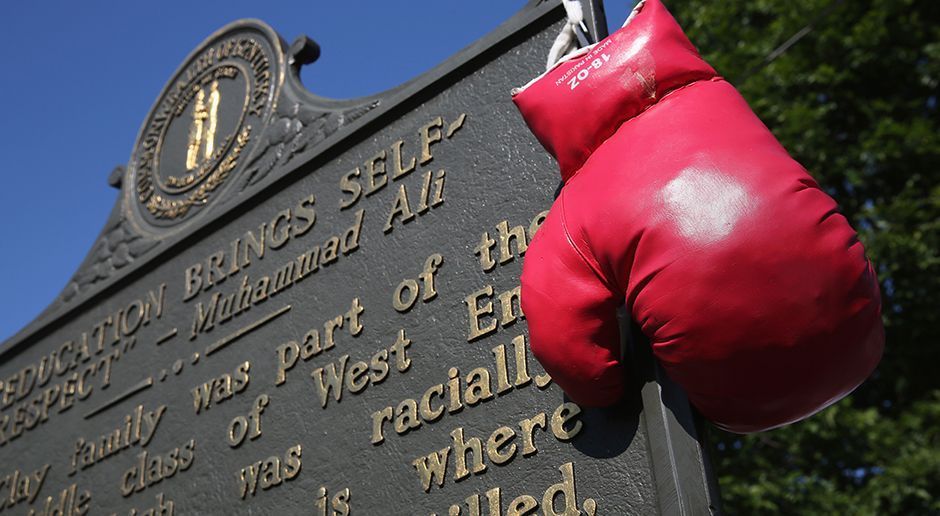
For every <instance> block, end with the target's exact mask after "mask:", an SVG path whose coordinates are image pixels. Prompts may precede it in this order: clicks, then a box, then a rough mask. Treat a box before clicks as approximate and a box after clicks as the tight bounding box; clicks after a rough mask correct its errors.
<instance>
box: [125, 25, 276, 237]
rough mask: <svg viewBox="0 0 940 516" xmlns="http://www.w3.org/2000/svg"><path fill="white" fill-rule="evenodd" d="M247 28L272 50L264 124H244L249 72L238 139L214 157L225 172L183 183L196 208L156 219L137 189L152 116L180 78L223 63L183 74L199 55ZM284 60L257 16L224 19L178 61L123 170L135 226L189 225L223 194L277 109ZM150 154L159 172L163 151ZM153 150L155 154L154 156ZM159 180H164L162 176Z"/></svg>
mask: <svg viewBox="0 0 940 516" xmlns="http://www.w3.org/2000/svg"><path fill="white" fill-rule="evenodd" d="M249 33H253V35H255V36H256V37H257V38H259V39H260V40H262V43H263V44H264V45H262V46H263V47H264V46H265V45H266V47H267V48H268V49H270V52H271V55H269V56H267V57H268V62H269V67H270V71H271V74H270V76H271V81H270V86H269V88H268V91H267V92H266V93H265V94H264V95H263V97H259V100H263V105H264V108H263V110H262V113H260V114H259V115H257V119H258V121H259V122H260V124H258V125H259V126H258V127H251V126H250V125H246V124H245V118H246V117H245V113H246V112H247V110H248V109H249V105H250V104H251V103H252V99H251V92H252V87H251V86H252V82H251V81H253V80H254V78H253V77H248V78H246V80H247V81H249V83H248V84H249V88H248V90H249V93H248V97H247V98H246V101H245V106H244V109H245V111H243V113H242V114H241V115H239V122H238V124H239V125H238V127H236V130H235V134H234V135H233V140H234V141H232V142H228V145H227V147H228V149H227V150H226V152H225V154H224V155H223V156H221V157H220V159H218V160H216V163H215V164H214V167H212V168H213V169H214V170H215V171H220V170H223V169H224V170H223V172H222V174H220V175H219V176H221V177H219V176H217V177H215V178H213V177H206V176H212V175H213V174H212V173H211V172H210V173H208V174H206V175H205V176H204V177H201V178H200V179H198V180H197V181H196V182H195V183H194V184H193V185H190V188H186V189H185V190H190V189H192V190H194V192H193V195H194V196H195V200H194V201H193V202H191V204H192V206H190V207H197V208H198V209H196V210H192V211H190V210H189V208H190V207H187V208H185V210H184V211H183V212H182V213H181V214H179V215H177V216H175V217H169V218H167V219H166V220H165V221H163V222H156V221H154V220H152V219H153V217H152V216H151V215H150V213H151V212H150V211H149V210H148V207H147V205H146V202H147V201H145V200H142V199H141V197H140V195H139V192H138V181H139V180H140V177H141V167H140V166H139V165H140V164H139V158H140V157H141V155H142V154H144V143H145V138H147V136H148V134H149V132H148V130H149V129H150V128H151V126H152V125H153V124H154V120H155V118H156V117H157V115H158V114H160V111H161V108H162V107H163V105H164V102H165V101H166V100H167V99H168V97H169V96H170V95H171V94H172V93H173V90H174V88H175V87H176V86H177V84H178V83H179V82H181V81H182V82H183V83H185V84H187V85H188V84H191V83H192V81H194V80H196V79H198V78H199V77H201V76H202V75H203V73H204V72H206V71H208V70H211V69H212V68H213V67H217V66H220V65H219V63H216V64H214V65H212V66H209V67H207V68H206V69H205V70H202V71H199V72H197V73H196V74H195V77H194V78H192V79H190V80H188V81H187V80H186V79H185V74H186V73H187V71H188V70H190V68H191V67H192V66H193V65H194V64H195V63H196V61H197V60H198V59H199V58H200V57H202V56H203V55H204V54H205V53H206V52H207V51H208V50H209V49H211V48H213V47H214V46H216V45H218V44H219V43H221V42H223V41H224V40H226V39H227V38H231V37H237V36H239V35H241V34H249ZM286 61H287V58H286V55H285V53H284V46H283V42H282V40H281V38H280V36H278V34H277V33H276V32H275V31H274V29H273V28H271V27H270V26H269V25H268V24H266V23H264V22H262V21H260V20H255V19H246V20H239V21H236V22H233V23H230V24H228V25H225V26H224V27H222V28H221V29H219V30H217V31H215V32H214V33H212V35H210V36H209V37H208V38H206V39H205V40H204V41H203V42H202V43H201V44H200V45H199V46H198V47H196V48H195V49H194V50H193V51H192V52H190V53H189V55H187V56H186V58H185V59H184V60H183V62H182V64H180V66H179V67H178V68H177V69H176V71H175V72H174V73H173V75H172V76H171V77H170V80H168V81H167V83H166V85H165V86H164V87H163V89H162V90H161V91H160V94H159V95H158V96H157V99H156V101H155V102H154V103H153V106H152V107H151V108H150V111H149V112H148V114H147V117H146V118H145V119H144V122H143V124H141V127H140V130H139V131H138V133H137V138H136V140H135V142H134V150H133V152H132V153H131V158H130V161H129V164H128V167H127V170H126V172H125V175H124V181H123V185H124V186H123V188H122V190H123V192H122V195H123V196H124V199H123V201H124V202H123V203H122V204H123V208H122V210H123V212H124V215H125V218H126V219H127V220H128V221H129V222H130V223H131V224H132V225H133V226H134V228H135V229H137V230H138V231H140V232H141V233H143V234H148V235H152V236H155V237H160V238H162V237H165V236H168V235H171V234H174V233H177V232H179V231H181V230H182V229H184V228H186V227H188V226H190V225H191V224H193V223H194V222H195V221H198V220H200V219H202V218H203V217H204V215H205V213H206V212H207V211H210V210H207V209H205V207H206V206H209V205H211V204H212V203H213V202H215V201H217V200H218V199H219V198H221V197H224V196H225V194H226V192H227V191H228V190H229V189H230V188H231V187H232V184H233V183H234V182H235V181H232V180H231V177H230V176H234V175H237V172H238V171H239V169H240V167H241V166H242V163H244V160H243V159H242V160H239V159H238V158H239V157H243V158H244V157H248V156H249V155H250V154H251V152H252V151H253V150H254V149H255V147H256V146H257V143H258V141H259V138H258V136H260V135H261V133H262V132H263V130H264V128H265V127H266V126H267V125H268V123H269V121H270V119H271V117H272V115H273V114H274V112H275V111H276V109H277V101H278V97H279V96H280V93H281V90H282V88H283V85H284V81H285V76H286V70H287V67H286ZM255 86H256V85H255ZM259 104H260V102H259ZM170 123H171V122H170V121H167V122H166V124H165V126H164V127H162V128H161V129H160V131H159V133H160V136H159V138H158V141H157V142H156V143H155V144H154V145H151V149H153V148H156V149H157V150H160V149H162V147H163V138H164V135H165V132H166V129H167V127H168V126H169V125H170ZM150 154H151V156H150V163H151V166H152V167H154V168H153V169H149V168H148V170H149V171H150V172H151V173H156V172H158V170H157V169H156V165H155V163H157V162H158V161H159V157H158V156H159V155H158V154H154V151H153V150H151V152H150ZM155 156H157V157H156V158H155ZM150 179H151V180H154V179H155V178H153V177H151V178H150ZM226 179H228V180H226ZM210 180H211V181H213V182H212V184H208V185H207V184H205V182H206V181H210ZM200 181H202V182H203V183H204V184H203V185H200V186H199V187H197V188H192V187H194V186H195V185H196V184H198V183H199V182H200ZM160 182H162V180H161V181H160ZM151 188H153V185H151ZM210 194H211V196H210ZM151 196H159V192H157V191H154V192H152V193H150V195H149V196H148V200H149V201H153V198H152V197H151ZM171 202H172V201H171Z"/></svg>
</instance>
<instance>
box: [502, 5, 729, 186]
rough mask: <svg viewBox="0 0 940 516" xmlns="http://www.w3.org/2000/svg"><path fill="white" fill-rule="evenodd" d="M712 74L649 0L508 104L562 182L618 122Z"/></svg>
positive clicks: (661, 9)
mask: <svg viewBox="0 0 940 516" xmlns="http://www.w3.org/2000/svg"><path fill="white" fill-rule="evenodd" d="M715 76H716V73H715V70H714V69H712V67H711V66H709V65H708V63H706V62H705V61H704V60H702V58H701V57H700V56H699V54H698V52H697V51H696V50H695V47H693V46H692V43H690V42H689V40H688V38H686V36H685V34H684V33H683V32H682V29H681V28H680V27H679V25H678V24H677V23H676V21H675V20H674V19H673V17H672V15H670V14H669V12H668V11H667V10H666V8H665V7H663V5H662V3H660V2H659V0H646V1H644V2H641V3H640V4H639V5H638V6H637V7H636V9H635V10H634V13H633V14H631V16H630V18H629V19H628V20H627V23H625V24H624V26H623V28H621V29H620V30H618V31H617V32H615V33H614V34H612V35H610V36H609V37H607V38H605V39H604V40H603V41H601V42H599V43H596V44H594V45H592V46H589V47H585V48H583V49H581V50H580V51H578V52H575V53H574V54H571V55H569V56H568V57H567V58H566V59H564V60H563V61H561V62H559V63H558V64H556V65H555V66H554V67H553V68H552V69H550V70H549V71H547V72H546V73H545V74H543V75H542V76H540V77H538V78H537V79H535V80H533V81H532V82H530V83H529V84H527V85H525V86H524V87H522V88H517V89H516V90H514V91H513V102H515V104H516V106H517V107H518V108H519V111H520V112H521V113H522V116H523V118H524V119H525V121H526V123H527V124H528V125H529V128H530V129H531V130H532V132H533V133H534V134H535V136H536V137H537V138H538V140H539V142H541V143H542V145H543V146H544V147H545V149H546V150H547V151H548V152H549V153H551V155H552V156H554V157H555V159H556V160H558V165H559V167H560V168H561V176H562V179H563V180H564V181H567V180H568V179H570V178H571V177H572V176H573V175H574V174H575V172H577V170H578V169H579V168H581V166H582V165H583V164H584V162H585V161H586V160H587V158H588V156H590V155H591V153H592V152H594V150H595V149H596V148H597V147H598V146H599V145H600V144H601V143H603V142H604V141H605V140H607V138H609V137H610V136H611V135H613V133H614V132H615V131H616V130H617V128H619V127H620V125H621V124H623V123H624V122H626V121H627V120H629V119H631V118H633V117H635V116H636V115H638V114H640V113H641V112H643V111H644V110H645V109H647V108H649V107H650V106H652V105H654V104H655V103H656V102H658V101H659V100H660V99H661V98H663V96H665V95H666V94H668V93H669V92H670V91H672V90H675V89H677V88H680V87H682V86H685V85H687V84H690V83H692V82H695V81H701V80H709V79H712V78H714V77H715Z"/></svg>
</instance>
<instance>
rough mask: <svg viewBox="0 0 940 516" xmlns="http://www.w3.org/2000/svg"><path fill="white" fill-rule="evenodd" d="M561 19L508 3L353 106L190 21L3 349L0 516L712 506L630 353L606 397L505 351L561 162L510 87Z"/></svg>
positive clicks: (682, 424)
mask: <svg viewBox="0 0 940 516" xmlns="http://www.w3.org/2000/svg"><path fill="white" fill-rule="evenodd" d="M589 11H590V13H589V14H593V15H594V16H595V17H597V16H599V15H600V14H601V11H600V10H599V7H598V6H596V5H595V6H593V7H592V8H591V9H589ZM562 18H563V10H562V9H560V7H558V6H557V5H556V4H555V3H551V5H547V4H542V5H539V4H538V3H536V2H533V3H532V5H530V6H528V7H526V8H524V9H523V10H522V11H521V12H520V13H518V14H517V15H516V16H515V17H514V18H512V19H511V20H509V21H507V22H506V23H505V24H504V25H503V26H501V27H500V28H498V29H497V30H496V31H495V32H494V33H492V34H491V35H489V36H488V37H486V38H484V39H483V40H481V41H479V42H477V43H476V44H474V45H472V46H471V47H469V48H468V49H466V50H464V51H463V52H461V53H459V54H458V55H456V56H455V57H453V58H452V59H451V60H449V61H447V62H446V63H443V64H442V65H440V66H439V67H437V68H436V69H434V70H432V71H431V72H428V73H427V74H426V75H425V76H422V77H420V78H418V79H416V80H415V81H413V82H410V83H407V84H405V85H403V86H401V87H399V88H397V89H395V90H393V91H390V92H388V93H385V94H382V95H378V96H376V97H374V98H366V99H357V100H350V101H332V100H326V99H323V98H320V97H317V96H315V95H312V94H310V93H309V92H307V91H306V90H305V89H304V88H303V87H302V86H301V84H300V81H299V75H298V74H299V68H300V66H301V65H303V64H305V63H307V62H310V61H312V60H314V59H315V58H316V55H317V52H318V51H317V49H316V47H315V45H313V44H312V43H311V42H309V40H306V39H305V38H300V39H298V40H297V41H296V42H295V44H294V45H292V46H291V47H290V48H285V45H283V44H282V41H281V39H280V38H279V37H278V36H277V34H275V33H274V32H273V30H271V29H270V28H269V27H267V26H266V25H264V24H263V23H261V22H257V21H250V20H249V21H242V22H237V23H234V24H232V25H229V26H227V27H225V28H223V29H221V30H220V31H219V32H217V33H216V34H214V35H212V36H210V38H209V39H207V40H206V41H205V42H204V43H203V44H202V45H201V46H200V47H199V48H198V49H196V50H195V51H194V52H193V53H192V54H191V55H190V57H189V58H187V60H186V61H185V62H184V63H183V65H182V66H181V67H180V69H179V70H178V72H177V73H176V74H175V75H174V76H173V77H172V78H171V79H170V81H169V82H168V84H167V86H166V88H165V89H164V91H163V92H162V93H161V95H160V97H159V99H158V100H157V102H156V103H155V105H154V107H153V109H152V111H151V113H150V115H149V116H148V118H147V120H146V121H145V122H144V124H143V126H142V128H141V131H140V135H139V137H138V140H137V143H136V144H135V148H134V151H133V155H132V158H131V161H130V163H129V164H128V167H127V169H126V171H125V172H124V173H123V175H122V176H119V177H115V178H114V181H113V182H114V183H115V184H117V185H118V186H119V187H120V188H121V190H122V195H121V196H120V198H119V200H118V203H117V205H116V206H115V208H114V211H113V213H112V215H111V218H110V220H109V221H108V223H107V225H106V227H105V229H104V230H103V231H102V234H101V236H100V237H99V240H98V242H97V243H96V245H95V247H94V248H93V249H92V251H91V252H90V253H89V255H88V258H87V259H86V260H85V262H84V263H83V265H82V267H81V268H80V270H79V272H78V273H76V275H75V277H74V278H73V280H72V281H71V282H70V283H69V285H68V286H67V287H66V288H65V290H64V291H63V293H62V295H61V296H60V298H59V299H58V300H57V301H56V303H54V304H53V305H52V306H51V307H50V308H49V309H48V310H47V311H46V312H45V313H44V314H43V315H42V316H40V318H39V319H37V320H36V321H35V322H33V323H32V324H31V325H30V326H28V327H27V328H25V329H24V330H23V331H21V332H20V333H19V334H18V335H16V336H15V337H13V338H12V339H10V340H9V341H8V342H6V343H5V344H4V345H3V347H2V349H0V513H4V514H42V515H52V514H60V515H65V514H68V515H80V514H120V515H124V514H126V515H142V514H150V515H157V514H159V515H169V514H232V513H234V514H315V515H341V514H350V513H355V514H375V515H391V514H409V515H410V514H423V515H429V514H438V515H444V514H449V515H456V514H460V515H496V514H508V515H521V514H588V515H594V514H654V513H666V514H699V513H708V512H713V511H714V510H715V509H714V507H713V505H714V503H715V496H714V493H713V484H712V483H711V481H710V478H709V475H708V474H707V472H706V471H705V469H706V468H705V463H704V459H703V456H702V453H701V449H700V447H699V445H698V443H697V435H698V433H697V431H696V428H695V425H694V423H695V419H694V418H693V416H692V414H691V412H690V410H689V408H688V404H687V403H686V401H685V399H684V398H683V397H682V394H681V393H680V392H678V391H677V390H676V389H675V388H674V387H673V386H672V385H671V384H669V383H668V382H666V381H664V380H661V378H660V376H661V375H659V374H657V371H656V368H655V366H654V365H653V363H652V360H651V359H650V358H649V355H648V353H647V352H646V351H645V348H644V347H643V345H642V344H641V343H637V344H636V345H630V344H629V343H626V342H625V346H624V348H625V353H626V354H627V355H629V358H628V360H629V361H630V363H631V364H633V371H632V372H631V380H632V382H633V384H634V385H635V389H633V391H632V392H633V394H631V396H629V397H628V399H626V400H624V401H623V402H622V403H621V404H620V405H619V406H617V407H614V408H612V409H606V410H595V409H587V408H585V407H579V406H578V405H576V404H574V403H572V402H570V401H568V400H566V399H565V398H564V396H563V394H562V392H561V391H560V390H559V389H558V387H557V386H555V385H554V384H553V383H552V381H551V378H550V377H549V376H548V375H547V374H545V373H544V371H543V370H542V369H541V367H540V366H539V364H538V363H537V362H536V361H535V360H534V359H533V358H532V356H531V354H530V353H529V351H528V336H527V332H526V323H525V316H524V314H523V313H522V312H521V310H520V308H519V302H518V301H519V288H518V285H519V283H518V278H519V274H520V271H521V263H522V260H523V258H524V254H525V250H526V246H527V243H528V242H529V241H530V240H531V238H532V235H533V234H534V233H535V232H536V230H537V229H538V226H539V224H540V222H541V221H542V219H543V218H544V216H545V214H546V213H547V212H546V210H547V209H548V207H549V206H550V205H551V201H552V198H553V192H554V190H555V188H556V185H557V180H556V177H557V175H556V174H557V172H556V165H555V163H554V162H553V161H552V160H551V159H550V158H549V157H548V155H547V153H546V152H544V150H543V149H542V148H541V147H540V146H539V144H538V143H537V142H536V141H535V139H534V138H533V137H532V136H531V135H530V133H529V131H528V130H527V129H526V127H525V125H524V123H523V122H522V120H521V117H520V116H519V115H518V114H517V112H516V110H515V108H514V107H513V106H512V104H511V101H510V97H509V91H510V90H511V88H512V87H514V86H518V85H520V84H522V83H524V82H526V81H527V80H528V79H529V78H531V77H533V76H535V75H537V74H538V73H539V72H540V67H541V64H542V63H543V56H544V54H545V52H546V50H547V49H548V47H549V46H550V44H551V40H552V38H553V37H554V35H555V34H556V33H557V31H558V27H559V26H560V25H559V24H560V23H561V22H562ZM594 21H595V27H597V26H602V25H603V20H602V18H601V19H600V22H599V23H598V21H597V19H595V20H594ZM625 333H628V332H625ZM625 340H626V339H625Z"/></svg>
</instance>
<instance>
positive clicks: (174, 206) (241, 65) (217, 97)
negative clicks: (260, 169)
mask: <svg viewBox="0 0 940 516" xmlns="http://www.w3.org/2000/svg"><path fill="white" fill-rule="evenodd" d="M283 56H284V54H283V52H282V51H281V44H280V40H279V38H278V37H277V35H276V34H275V33H274V32H273V30H271V29H270V27H268V26H266V25H264V24H262V23H260V22H255V21H242V22H237V23H235V24H232V25H229V26H227V27H224V28H223V29H221V30H220V31H218V32H217V33H216V34H214V35H213V36H212V37H210V38H209V39H208V40H207V41H206V43H204V44H203V45H202V46H201V47H200V48H198V49H197V50H196V51H195V52H193V53H192V54H191V55H190V56H189V57H188V58H187V59H186V61H185V62H184V63H183V65H182V66H181V67H180V68H179V70H178V71H177V72H176V74H175V75H174V76H173V78H172V79H171V80H170V82H169V83H168V84H167V85H166V87H165V88H164V90H163V92H162V93H161V95H160V97H159V98H158V100H157V102H156V103H155V104H154V107H153V108H152V109H151V112H150V115H149V116H148V117H147V120H146V122H145V123H144V125H143V127H142V128H141V131H140V134H139V136H138V138H137V143H136V144H135V146H134V154H133V156H132V158H131V162H130V166H129V167H128V172H127V176H126V181H128V182H127V183H126V187H125V188H124V191H125V195H127V197H128V198H127V201H128V202H127V203H125V207H126V208H127V209H128V210H129V211H130V212H131V213H130V215H131V217H130V218H131V220H134V221H135V222H137V223H139V225H140V226H142V229H145V230H147V229H149V230H163V229H165V228H169V227H175V226H179V225H181V224H183V223H184V222H186V221H189V220H190V219H193V218H195V217H196V216H198V214H199V212H201V211H203V210H205V208H206V206H207V205H209V204H210V203H211V202H212V201H213V200H214V198H216V197H218V196H219V195H220V194H221V192H222V191H223V190H224V189H225V188H226V187H227V186H229V184H230V183H231V182H232V177H233V176H234V175H236V174H237V173H238V171H239V165H240V164H242V163H243V162H244V160H245V158H246V157H247V156H248V154H249V152H250V151H251V149H252V147H253V144H254V143H255V140H257V139H258V138H257V135H258V134H260V132H261V130H262V128H263V126H264V124H265V121H266V120H267V118H268V117H269V115H270V114H271V112H272V111H273V109H274V103H275V99H276V98H277V93H278V90H279V88H280V86H281V84H282V82H283V70H284V66H283V60H284V57H283Z"/></svg>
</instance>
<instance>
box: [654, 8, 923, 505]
mask: <svg viewBox="0 0 940 516" xmlns="http://www.w3.org/2000/svg"><path fill="white" fill-rule="evenodd" d="M669 7H670V9H672V11H673V13H674V14H675V15H676V17H677V18H678V19H679V21H680V23H681V24H682V25H683V27H684V28H685V29H686V31H687V32H688V34H689V36H690V38H691V39H692V41H693V42H694V43H695V44H696V46H697V47H698V48H699V50H700V51H702V53H703V55H704V56H705V57H706V58H707V59H708V60H709V61H710V62H711V63H712V64H713V65H714V66H715V68H716V69H718V71H719V73H721V74H722V75H724V76H725V77H727V78H728V79H729V80H730V81H731V82H732V83H734V84H735V85H736V86H737V87H738V88H739V90H740V91H741V93H742V94H743V95H744V97H745V98H746V99H747V100H748V102H749V103H750V104H751V106H752V107H753V109H754V110H755V112H756V113H757V114H758V116H760V117H761V119H762V120H763V121H764V122H765V123H766V124H767V125H768V127H770V129H771V130H772V131H773V132H774V134H775V135H776V136H777V137H778V138H779V139H780V141H781V142H782V143H783V145H784V146H786V147H787V149H788V150H789V151H790V153H791V154H792V155H793V156H794V157H795V158H796V159H797V160H798V161H800V162H801V163H802V164H803V165H804V166H805V167H806V168H807V169H808V170H809V171H810V172H811V173H812V174H813V176H814V177H815V178H816V179H817V180H818V181H819V183H820V185H821V186H822V187H823V188H824V189H825V190H826V191H827V192H829V193H830V194H831V195H832V196H833V197H834V198H835V199H836V200H837V201H838V202H839V204H840V206H841V209H842V211H843V213H844V214H845V215H846V217H848V219H849V220H850V221H851V222H852V224H853V226H854V227H855V228H856V229H857V230H858V231H859V235H860V237H861V239H862V241H863V243H864V244H865V247H866V249H867V251H868V254H869V256H870V257H871V258H872V260H873V261H874V263H875V266H876V269H877V271H878V275H879V280H880V282H881V291H882V297H883V300H882V301H883V317H884V321H885V328H886V350H885V355H884V358H883V359H882V362H881V364H880V365H879V367H878V369H877V371H876V372H875V374H874V375H873V376H872V378H871V379H869V380H868V381H867V382H866V383H865V384H864V385H863V386H862V387H860V388H859V389H858V390H857V391H856V392H855V393H854V394H853V395H851V396H850V397H849V398H847V399H845V400H843V401H841V402H839V403H838V404H836V405H834V406H833V407H830V408H829V409H827V410H825V411H823V412H821V413H820V414H817V415H816V416H814V417H812V418H810V419H808V420H806V421H804V422H801V423H797V424H794V425H791V426H789V427H786V428H783V429H779V430H775V431H772V432H767V433H763V434H758V435H751V436H737V435H732V434H726V433H723V432H720V431H718V430H714V431H713V432H711V440H712V444H713V445H714V450H713V453H712V455H713V458H714V460H715V463H716V464H715V466H716V470H717V474H718V477H719V484H720V488H721V491H722V499H723V505H724V508H725V511H726V512H727V513H729V514H777V513H782V514H797V513H798V514H940V302H938V300H940V231H938V230H940V127H938V126H940V116H938V103H940V99H938V93H940V88H938V85H940V2H937V1H936V0H843V1H839V0H835V1H833V0H797V1H794V0H723V1H720V2H716V1H714V0H674V1H672V2H669ZM807 26H809V32H808V33H806V35H805V37H803V38H802V39H800V40H799V41H798V42H797V43H795V44H794V45H793V46H791V47H789V48H788V49H787V50H786V51H784V52H783V53H782V54H780V55H779V57H777V58H776V59H774V60H772V61H769V62H767V59H766V58H767V56H769V55H770V54H771V53H772V52H773V51H774V50H775V49H776V48H778V47H779V46H780V45H782V44H783V43H784V42H786V41H787V40H788V39H790V37H791V36H793V35H794V34H796V33H798V31H800V30H801V29H804V28H806V27H807ZM799 375H800V373H799V371H794V375H793V378H794V381H799Z"/></svg>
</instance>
